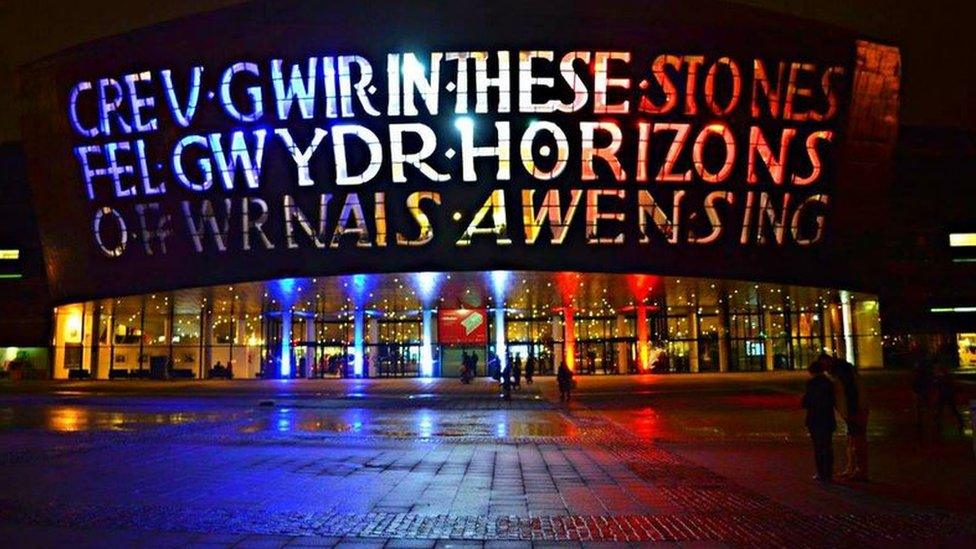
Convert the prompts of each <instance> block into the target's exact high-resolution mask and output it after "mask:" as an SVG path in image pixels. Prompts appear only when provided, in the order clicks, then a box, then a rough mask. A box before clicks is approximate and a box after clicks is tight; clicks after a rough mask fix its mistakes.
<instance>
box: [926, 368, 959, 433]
mask: <svg viewBox="0 0 976 549" xmlns="http://www.w3.org/2000/svg"><path fill="white" fill-rule="evenodd" d="M932 381H933V385H934V387H935V391H934V392H935V434H936V436H939V437H941V436H942V412H943V411H944V410H945V409H946V408H949V413H951V414H952V416H953V417H955V418H956V425H957V426H958V427H959V434H962V433H963V432H964V430H965V428H964V422H963V420H962V414H960V413H959V408H958V407H956V384H955V382H954V381H953V379H952V374H951V373H949V369H948V368H946V366H945V364H944V363H943V362H941V361H940V362H939V363H937V364H936V366H935V376H934V377H933V378H932Z"/></svg>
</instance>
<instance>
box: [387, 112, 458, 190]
mask: <svg viewBox="0 0 976 549" xmlns="http://www.w3.org/2000/svg"><path fill="white" fill-rule="evenodd" d="M405 133H412V134H416V135H417V136H418V137H420V150H419V151H417V152H415V153H404V152H403V135H404V134H405ZM436 149H437V134H435V133H434V130H432V129H430V128H429V127H428V126H425V125H424V124H390V164H391V169H392V172H393V182H394V183H406V181H407V176H406V175H405V174H404V173H403V165H404V164H410V165H411V166H413V167H415V168H417V169H418V170H420V173H422V174H424V175H425V176H427V179H430V180H431V181H447V180H448V179H450V178H451V176H450V174H442V173H438V172H437V170H435V169H434V168H433V167H431V166H430V164H427V163H426V162H424V159H425V158H429V157H430V155H432V154H434V151H435V150H436Z"/></svg>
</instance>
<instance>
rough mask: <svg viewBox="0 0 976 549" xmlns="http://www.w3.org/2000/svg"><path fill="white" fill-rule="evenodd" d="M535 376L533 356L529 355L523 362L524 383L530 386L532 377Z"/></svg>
mask: <svg viewBox="0 0 976 549" xmlns="http://www.w3.org/2000/svg"><path fill="white" fill-rule="evenodd" d="M533 375H535V355H534V354H532V353H529V358H528V359H526V361H525V382H526V383H528V384H529V385H532V376H533Z"/></svg>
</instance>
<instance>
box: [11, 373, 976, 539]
mask: <svg viewBox="0 0 976 549" xmlns="http://www.w3.org/2000/svg"><path fill="white" fill-rule="evenodd" d="M578 379H579V389H578V391H577V394H576V397H575V399H574V401H573V402H572V403H571V404H569V405H563V404H561V403H559V399H558V396H557V393H556V390H555V385H554V381H553V380H552V379H551V378H548V379H547V378H542V379H540V380H538V381H537V383H535V384H534V385H532V386H524V387H523V388H522V390H521V391H517V392H516V394H515V396H514V398H513V400H512V401H511V402H505V401H502V400H501V399H499V398H498V395H497V387H496V386H495V384H494V383H492V382H491V381H489V380H476V382H475V383H473V384H472V385H461V384H460V383H459V382H458V381H457V380H453V379H441V380H432V381H431V380H420V379H399V380H366V381H353V380H347V381H339V380H326V381H290V382H282V381H233V382H135V381H131V382H130V381H123V382H61V383H50V382H46V383H36V384H23V383H21V384H14V383H9V382H5V383H6V384H3V385H0V446H2V449H3V452H2V454H0V463H2V466H0V486H3V490H2V494H0V539H3V540H6V543H5V545H12V546H38V547H41V546H55V545H57V546H61V545H71V546H75V547H91V546H96V547H108V546H113V547H114V546H149V547H163V546H165V547H171V546H186V545H191V546H210V547H218V546H219V547H227V546H235V547H278V546H286V545H287V546H334V545H341V546H347V545H348V546H352V545H355V546H376V547H383V546H385V547H433V546H445V547H446V546H486V547H528V546H532V545H535V546H542V545H548V544H560V545H579V544H581V543H582V544H584V545H589V544H598V543H603V542H628V543H631V544H635V545H643V544H646V543H648V542H653V541H660V542H668V543H671V544H679V545H692V546H704V547H712V546H719V547H720V546H747V545H748V546H752V545H762V546H782V547H805V546H811V547H812V546H823V545H841V546H863V545H867V546H878V547H881V546H885V547H890V546H893V545H916V546H917V545H921V546H928V545H934V544H940V543H941V544H943V545H949V546H967V545H968V546H972V545H973V544H974V543H976V514H974V509H976V496H974V494H976V461H974V458H973V450H972V446H971V444H972V441H971V436H972V433H971V432H970V431H969V430H968V428H967V431H966V432H965V433H962V434H960V433H958V432H956V429H955V425H954V424H953V422H952V421H950V420H947V421H946V425H945V426H944V429H943V432H942V433H936V432H935V429H934V427H933V426H932V425H929V422H928V421H926V423H925V425H923V429H922V430H921V432H920V431H919V430H917V428H916V424H915V415H914V410H913V403H912V400H911V398H910V392H909V390H908V388H907V387H908V386H907V378H906V377H905V375H904V374H900V373H878V374H870V375H867V376H866V380H865V381H866V384H867V387H868V394H869V395H870V402H871V404H872V416H871V425H870V430H869V439H870V443H871V457H872V482H870V483H868V484H843V483H837V484H833V485H821V484H819V483H816V482H813V481H811V479H810V477H811V475H812V473H813V471H812V469H813V464H812V457H811V456H810V450H809V448H808V441H807V438H806V434H805V432H804V430H803V427H802V411H801V410H800V409H799V394H800V391H801V388H802V384H803V382H804V380H805V377H804V376H803V375H801V374H795V373H772V374H762V375H757V374H727V375H698V376H641V377H630V376H606V377H604V376H598V377H592V378H586V377H580V378H578ZM959 385H960V389H961V393H963V394H962V395H961V397H965V398H970V397H976V390H974V385H973V384H971V383H970V382H968V381H965V380H964V381H962V382H961V383H960V384H959ZM967 414H968V412H967ZM966 419H967V421H968V420H969V418H968V415H967V416H966ZM842 442H843V440H842V437H841V436H840V434H838V436H837V438H836V440H835V445H836V448H837V453H838V460H839V461H840V463H839V464H838V467H840V466H841V465H842V463H843V457H842V456H841V448H842Z"/></svg>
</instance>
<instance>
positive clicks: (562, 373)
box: [556, 362, 573, 402]
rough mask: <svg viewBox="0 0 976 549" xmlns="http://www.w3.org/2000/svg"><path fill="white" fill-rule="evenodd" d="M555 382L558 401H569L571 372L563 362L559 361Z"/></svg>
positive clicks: (571, 387)
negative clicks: (557, 388) (557, 390)
mask: <svg viewBox="0 0 976 549" xmlns="http://www.w3.org/2000/svg"><path fill="white" fill-rule="evenodd" d="M556 382H557V383H558V384H559V401H560V402H569V397H570V393H571V391H572V390H573V372H572V370H570V369H569V368H568V367H567V366H566V363H565V362H561V363H559V371H558V372H557V373H556Z"/></svg>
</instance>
